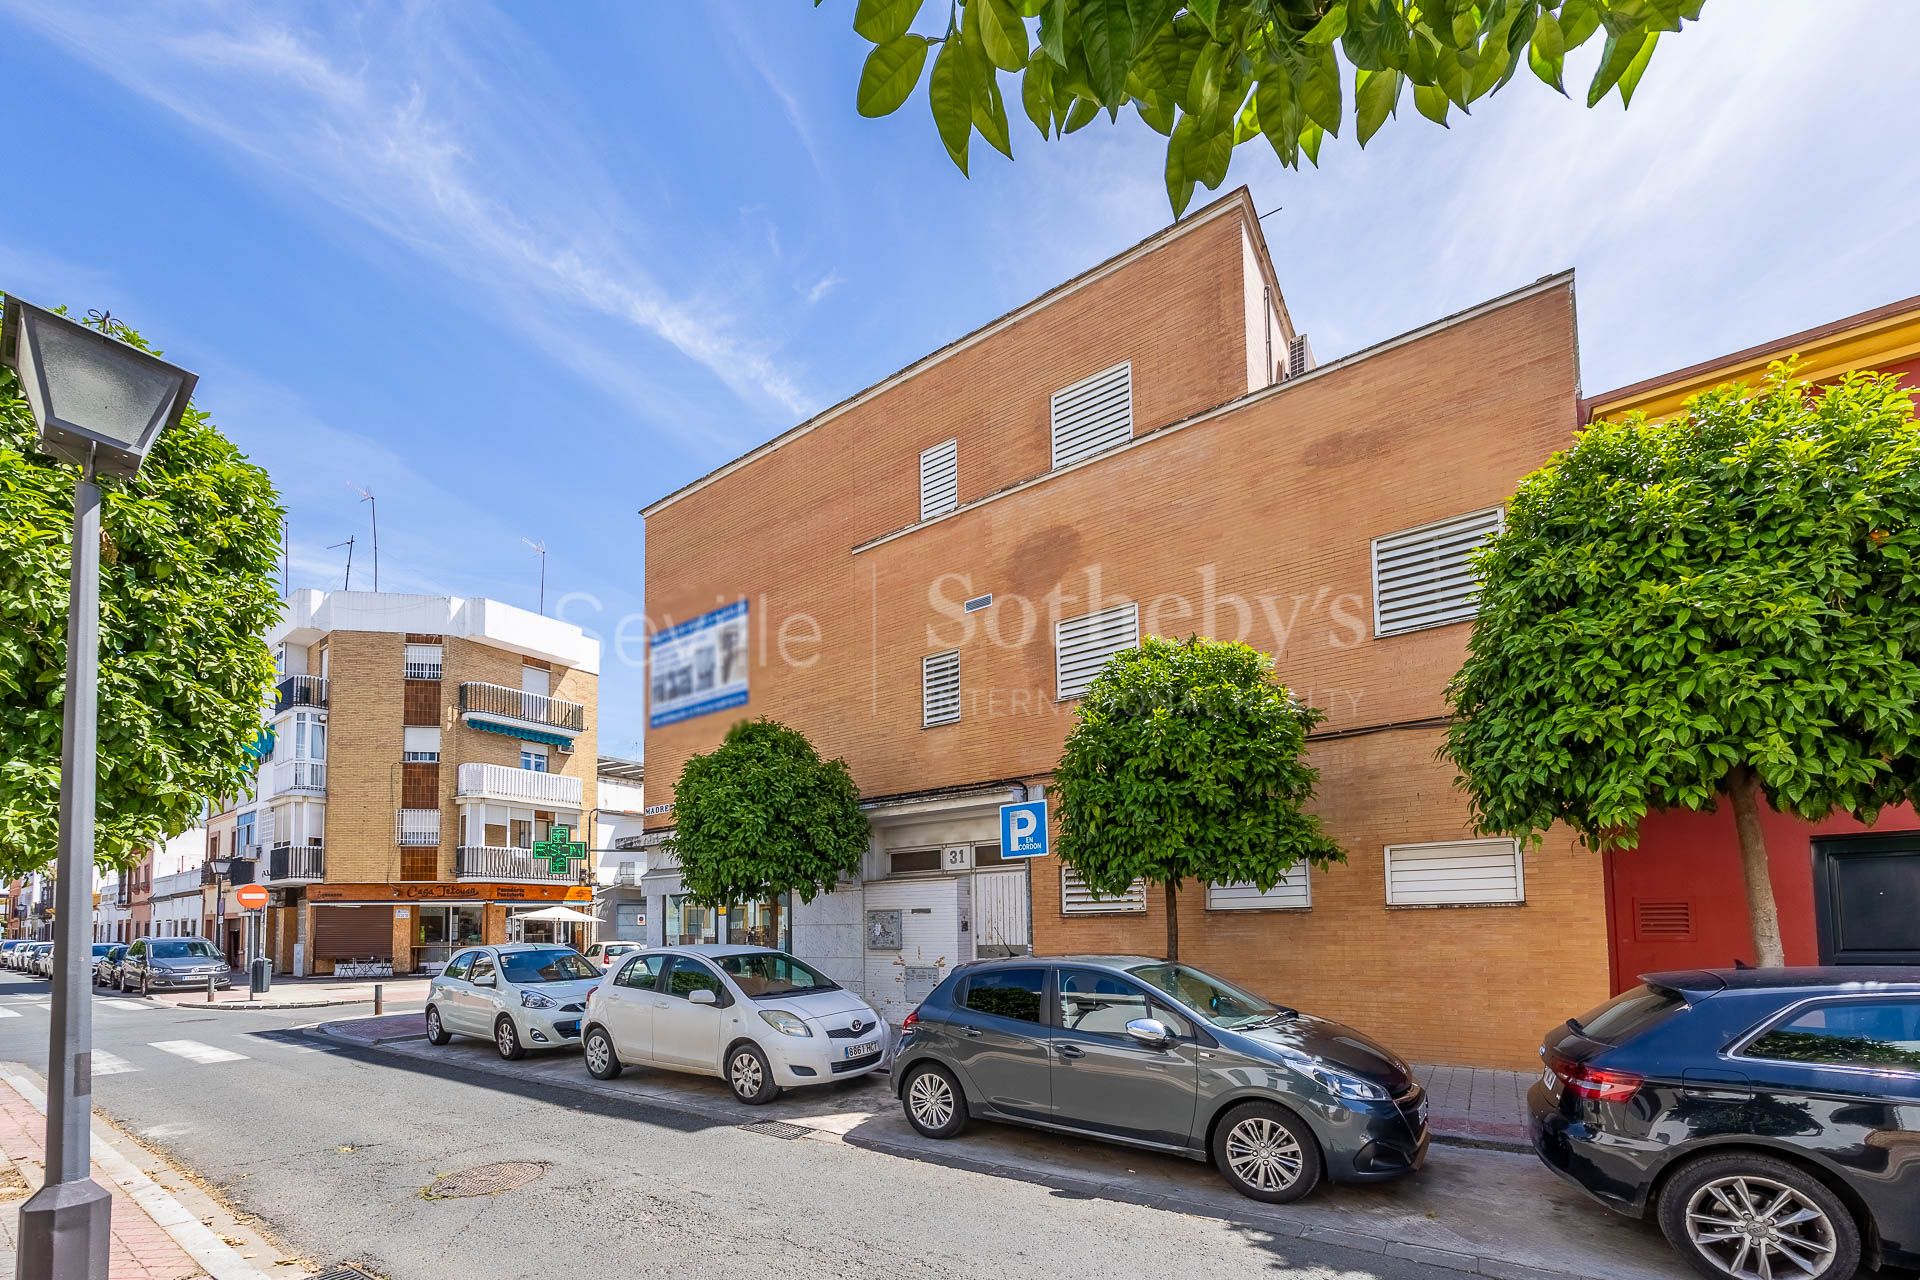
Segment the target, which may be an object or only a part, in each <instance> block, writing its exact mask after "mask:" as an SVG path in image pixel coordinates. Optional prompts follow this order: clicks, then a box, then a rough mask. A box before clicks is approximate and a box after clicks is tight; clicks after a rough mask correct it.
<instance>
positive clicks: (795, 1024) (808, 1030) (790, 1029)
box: [760, 1009, 813, 1036]
mask: <svg viewBox="0 0 1920 1280" xmlns="http://www.w3.org/2000/svg"><path fill="white" fill-rule="evenodd" d="M760 1019H761V1021H763V1022H765V1023H766V1024H767V1025H768V1026H770V1027H772V1028H773V1029H774V1030H775V1031H778V1032H779V1033H780V1034H781V1035H783V1036H810V1035H812V1034H813V1028H812V1027H809V1026H808V1025H807V1024H806V1023H805V1022H803V1021H801V1019H800V1018H799V1017H798V1016H797V1015H795V1014H791V1013H788V1012H787V1011H786V1010H785V1009H762V1010H761V1011H760Z"/></svg>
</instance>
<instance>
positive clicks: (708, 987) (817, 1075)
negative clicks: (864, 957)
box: [581, 944, 887, 1105]
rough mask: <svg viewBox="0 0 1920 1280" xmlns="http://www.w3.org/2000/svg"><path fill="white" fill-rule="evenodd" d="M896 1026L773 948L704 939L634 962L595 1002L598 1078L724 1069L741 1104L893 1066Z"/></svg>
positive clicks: (592, 1035) (591, 1020)
mask: <svg viewBox="0 0 1920 1280" xmlns="http://www.w3.org/2000/svg"><path fill="white" fill-rule="evenodd" d="M886 1047H887V1028H886V1024H885V1023H883V1022H882V1021H881V1020H880V1015H879V1014H877V1013H875V1012H874V1011H873V1008H872V1006H870V1005H869V1004H867V1002H866V1001H865V1000H862V999H861V998H860V997H859V996H856V995H854V994H853V993H852V992H851V991H848V990H846V989H845V988H843V987H841V986H840V985H839V984H838V983H836V982H834V981H833V979H831V978H829V977H827V975H826V974H824V973H821V972H820V971H819V970H818V969H816V968H814V967H813V966H812V965H810V964H807V963H806V962H805V961H802V960H797V959H795V958H794V957H792V956H790V955H788V954H787V953H786V952H784V951H773V950H770V949H768V948H766V947H739V946H720V945H711V944H709V945H701V946H691V947H669V948H664V949H659V950H651V951H642V952H640V953H639V954H637V955H633V956H630V957H628V958H627V959H626V960H625V961H624V962H622V963H621V965H620V966H619V967H618V968H617V969H616V970H615V971H614V973H613V975H612V976H611V977H609V978H608V979H607V980H606V981H605V982H603V983H601V984H600V985H599V986H598V987H596V988H594V992H593V995H592V996H591V997H589V998H588V1000H587V1017H586V1039H585V1040H584V1041H583V1043H582V1050H581V1051H582V1053H583V1055H584V1056H585V1058H586V1063H587V1071H588V1073H589V1074H591V1075H592V1076H593V1077H594V1078H595V1079H598V1080H610V1079H612V1078H613V1077H614V1076H617V1075H619V1074H620V1072H621V1069H622V1068H623V1067H626V1066H629V1065H639V1066H650V1067H665V1068H667V1069H669V1070H672V1071H686V1072H691V1073H693V1074H695V1075H705V1076H719V1077H720V1078H721V1079H723V1080H725V1081H726V1082H727V1085H728V1087H729V1088H731V1089H732V1090H733V1096H734V1097H736V1098H738V1099H740V1101H742V1102H746V1103H751V1104H756V1105H757V1104H759V1103H763V1102H771V1101H772V1100H773V1099H775V1098H777V1097H779V1096H780V1093H781V1091H782V1090H783V1089H789V1088H794V1087H798V1086H803V1085H814V1084H826V1083H828V1082H830V1081H833V1080H850V1079H853V1078H854V1077H856V1076H863V1075H867V1074H870V1073H871V1072H874V1071H877V1070H879V1069H880V1067H881V1066H882V1065H884V1063H885V1061H886Z"/></svg>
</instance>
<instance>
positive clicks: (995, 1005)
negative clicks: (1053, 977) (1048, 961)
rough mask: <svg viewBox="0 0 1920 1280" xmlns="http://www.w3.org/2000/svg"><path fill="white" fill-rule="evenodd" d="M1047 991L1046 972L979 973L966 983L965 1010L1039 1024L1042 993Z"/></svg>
mask: <svg viewBox="0 0 1920 1280" xmlns="http://www.w3.org/2000/svg"><path fill="white" fill-rule="evenodd" d="M1046 989H1047V971H1046V970H1045V969H1000V970H996V971H995V972H993V973H982V974H977V975H975V977H974V978H973V979H972V980H971V981H969V982H968V983H967V995H966V1007H967V1008H969V1009H971V1010H973V1011H974V1012H975V1013H984V1014H987V1015H989V1016H991V1017H995V1018H1013V1019H1015V1020H1016V1021H1019V1022H1039V1021H1040V1020H1041V1019H1040V993H1041V992H1043V991H1045V990H1046Z"/></svg>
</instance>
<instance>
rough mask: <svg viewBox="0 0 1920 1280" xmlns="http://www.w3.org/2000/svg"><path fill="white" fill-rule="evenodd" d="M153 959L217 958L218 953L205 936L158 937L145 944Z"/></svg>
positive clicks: (218, 956)
mask: <svg viewBox="0 0 1920 1280" xmlns="http://www.w3.org/2000/svg"><path fill="white" fill-rule="evenodd" d="M147 945H148V947H149V948H150V950H151V951H152V954H153V958H154V959H155V960H218V959H219V958H220V953H219V952H218V951H215V950H214V949H213V944H212V943H211V942H208V941H207V940H206V939H205V938H159V939H156V940H155V941H153V942H151V943H148V944H147Z"/></svg>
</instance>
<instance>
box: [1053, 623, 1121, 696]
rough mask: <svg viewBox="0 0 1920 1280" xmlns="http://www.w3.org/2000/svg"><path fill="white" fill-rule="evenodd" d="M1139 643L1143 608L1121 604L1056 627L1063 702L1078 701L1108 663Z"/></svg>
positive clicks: (1056, 660)
mask: <svg viewBox="0 0 1920 1280" xmlns="http://www.w3.org/2000/svg"><path fill="white" fill-rule="evenodd" d="M1139 643H1140V608H1139V606H1138V605H1133V604H1121V605H1115V606H1114V607H1113V608H1111V609H1102V610H1100V612H1098V613H1089V614H1084V615H1082V616H1081V617H1078V618H1065V619H1062V620H1061V621H1059V622H1056V623H1055V624H1054V627H1053V670H1054V678H1055V681H1056V683H1057V685H1058V688H1059V696H1060V697H1062V698H1077V697H1079V696H1080V695H1081V694H1083V693H1085V692H1086V691H1087V688H1088V686H1090V685H1092V684H1093V678H1094V677H1095V676H1097V675H1099V674H1100V668H1101V667H1104V666H1105V665H1106V664H1107V659H1108V658H1111V657H1112V656H1113V655H1114V654H1116V653H1119V652H1120V651H1121V650H1123V649H1131V648H1133V647H1134V646H1135V645H1137V644H1139Z"/></svg>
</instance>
